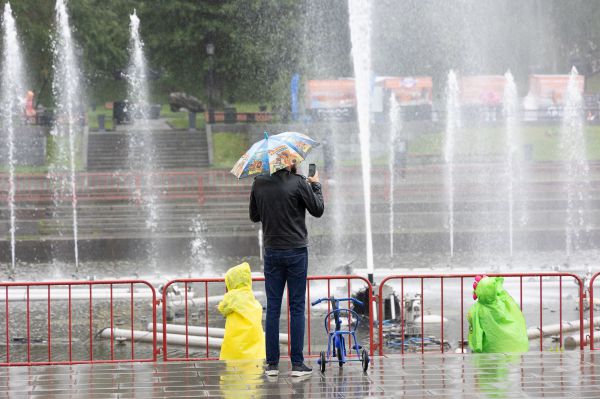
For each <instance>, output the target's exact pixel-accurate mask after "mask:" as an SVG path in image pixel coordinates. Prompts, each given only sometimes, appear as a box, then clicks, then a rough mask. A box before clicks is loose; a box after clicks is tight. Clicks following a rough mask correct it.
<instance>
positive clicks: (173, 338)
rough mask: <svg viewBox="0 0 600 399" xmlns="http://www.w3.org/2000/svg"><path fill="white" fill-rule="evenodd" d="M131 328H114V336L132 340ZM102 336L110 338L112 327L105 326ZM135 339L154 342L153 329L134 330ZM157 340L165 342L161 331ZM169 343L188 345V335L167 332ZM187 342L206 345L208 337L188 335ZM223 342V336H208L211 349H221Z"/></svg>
mask: <svg viewBox="0 0 600 399" xmlns="http://www.w3.org/2000/svg"><path fill="white" fill-rule="evenodd" d="M131 333H132V331H131V330H125V329H122V328H114V329H113V337H114V338H124V339H126V340H127V341H130V340H131ZM100 336H101V337H102V338H109V339H110V328H105V329H104V330H102V331H101V332H100ZM133 339H134V340H135V341H136V342H152V331H139V330H133ZM156 342H157V343H162V342H163V335H162V334H160V333H157V334H156ZM167 344H169V345H183V346H185V345H186V336H185V335H180V334H167ZM187 344H188V345H189V346H200V347H203V348H205V347H206V337H200V336H197V335H188V337H187ZM222 344H223V340H222V339H221V338H214V337H208V347H209V348H211V349H220V348H221V345H222Z"/></svg>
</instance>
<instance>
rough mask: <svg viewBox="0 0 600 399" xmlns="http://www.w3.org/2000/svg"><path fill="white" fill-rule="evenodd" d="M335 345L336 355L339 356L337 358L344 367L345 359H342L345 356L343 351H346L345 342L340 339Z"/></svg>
mask: <svg viewBox="0 0 600 399" xmlns="http://www.w3.org/2000/svg"><path fill="white" fill-rule="evenodd" d="M335 345H336V346H337V347H336V350H335V351H336V354H337V358H338V364H339V365H340V367H344V358H343V357H342V356H343V355H344V354H343V350H344V341H343V340H342V339H340V338H338V339H337V340H336V341H335Z"/></svg>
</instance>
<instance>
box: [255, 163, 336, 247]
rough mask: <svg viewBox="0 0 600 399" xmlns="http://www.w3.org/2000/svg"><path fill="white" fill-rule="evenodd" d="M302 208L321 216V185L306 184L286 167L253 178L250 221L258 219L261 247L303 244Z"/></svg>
mask: <svg viewBox="0 0 600 399" xmlns="http://www.w3.org/2000/svg"><path fill="white" fill-rule="evenodd" d="M306 210H308V212H309V213H310V214H311V215H313V216H315V217H321V215H323V211H324V210H325V206H324V205H323V194H322V193H321V184H319V183H312V184H309V183H308V182H307V181H306V180H305V179H304V177H303V176H300V175H297V174H294V173H290V172H289V171H288V170H287V169H283V170H280V171H277V172H275V173H274V174H272V175H270V176H267V175H260V176H257V177H256V178H255V179H254V183H253V184H252V192H251V194H250V220H252V221H253V222H262V228H263V237H264V247H265V248H272V249H292V248H304V247H307V246H308V234H307V231H306V223H305V221H304V218H305V214H306V212H305V211H306Z"/></svg>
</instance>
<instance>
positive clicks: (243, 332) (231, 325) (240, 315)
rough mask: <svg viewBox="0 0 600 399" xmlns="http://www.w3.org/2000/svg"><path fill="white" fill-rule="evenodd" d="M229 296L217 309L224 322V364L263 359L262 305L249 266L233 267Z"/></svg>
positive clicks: (228, 281)
mask: <svg viewBox="0 0 600 399" xmlns="http://www.w3.org/2000/svg"><path fill="white" fill-rule="evenodd" d="M225 285H226V286H227V293H226V294H225V295H224V296H223V300H222V301H221V302H220V303H219V306H218V309H219V312H221V314H223V316H225V317H227V321H226V322H225V336H224V337H223V345H222V346H221V355H220V357H219V358H220V359H221V360H238V359H264V358H265V333H264V331H263V328H262V305H261V304H260V303H259V302H258V301H257V300H256V298H255V297H254V292H252V275H251V273H250V265H249V264H248V263H247V262H244V263H242V264H241V265H237V266H234V267H232V268H231V269H229V270H228V271H227V273H226V274H225Z"/></svg>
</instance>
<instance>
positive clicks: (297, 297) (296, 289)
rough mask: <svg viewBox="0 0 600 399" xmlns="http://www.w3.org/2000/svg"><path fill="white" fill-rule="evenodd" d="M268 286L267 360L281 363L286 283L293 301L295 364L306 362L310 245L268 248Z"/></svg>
mask: <svg viewBox="0 0 600 399" xmlns="http://www.w3.org/2000/svg"><path fill="white" fill-rule="evenodd" d="M264 260H265V266H264V269H265V290H266V291H267V320H266V328H265V329H266V331H265V334H266V349H267V363H268V364H278V363H279V356H280V354H279V316H280V314H281V301H282V299H283V291H284V288H285V284H286V283H287V286H288V296H289V303H290V335H291V336H290V337H289V339H290V350H291V354H290V355H291V360H292V364H299V363H303V362H304V356H303V354H302V351H303V349H304V305H305V302H306V272H307V269H308V249H307V248H294V249H269V248H265V256H264Z"/></svg>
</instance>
